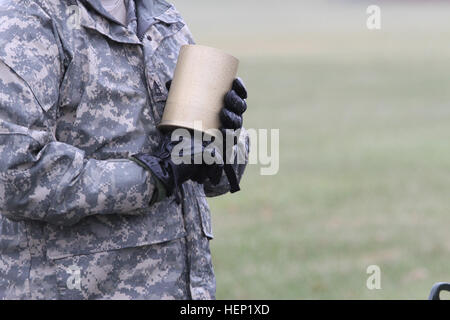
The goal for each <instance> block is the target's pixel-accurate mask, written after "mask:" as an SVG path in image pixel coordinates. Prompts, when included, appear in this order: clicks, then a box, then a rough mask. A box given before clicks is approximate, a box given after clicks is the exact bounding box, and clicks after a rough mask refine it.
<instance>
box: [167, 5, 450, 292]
mask: <svg viewBox="0 0 450 320" xmlns="http://www.w3.org/2000/svg"><path fill="white" fill-rule="evenodd" d="M255 3H256V2H252V1H250V2H249V3H247V4H242V2H241V1H238V0H233V1H227V2H224V3H221V4H218V3H217V5H220V8H218V7H215V6H216V2H214V3H211V1H209V2H206V0H202V1H195V2H189V3H186V2H184V1H176V2H175V4H176V5H177V7H178V8H179V9H180V10H181V11H182V12H183V13H184V15H185V18H186V20H187V21H188V23H189V24H190V27H191V29H192V31H193V32H194V34H195V35H196V39H197V42H198V43H202V44H207V45H213V46H217V47H222V48H224V49H228V51H230V52H232V53H234V54H235V55H237V56H238V57H240V58H241V69H240V75H241V76H242V77H243V78H244V80H245V81H246V83H247V85H248V88H249V92H250V98H249V111H248V113H247V114H246V119H245V121H246V126H247V127H250V128H279V129H280V137H281V141H280V142H281V144H280V150H281V151H280V153H281V154H280V160H281V164H280V172H279V174H278V175H276V176H270V177H269V176H261V175H260V174H259V172H260V171H259V170H260V167H259V166H257V165H254V166H250V167H249V168H248V171H247V174H246V176H245V178H244V181H243V182H242V190H243V191H242V192H241V193H239V194H236V195H228V196H225V197H221V198H217V199H211V200H210V205H211V208H212V210H213V223H214V224H213V226H214V232H215V237H216V238H215V240H214V241H213V242H212V251H213V259H214V264H215V269H216V276H217V288H218V298H221V299H241V298H242V299H316V298H317V299H347V298H350V299H423V298H426V297H427V296H428V293H429V290H430V289H431V286H432V285H433V283H434V282H437V281H446V280H447V281H450V228H449V225H450V224H449V222H450V196H449V191H450V170H449V169H450V139H449V138H450V90H449V88H450V64H449V63H448V61H449V58H450V50H449V47H448V43H450V32H449V30H450V21H447V20H445V22H443V19H442V17H443V16H442V12H443V11H445V10H447V12H448V9H449V8H448V7H442V6H443V5H441V6H439V5H437V4H435V7H433V6H430V5H428V6H426V8H425V7H421V6H420V5H416V6H414V7H410V6H408V5H405V6H404V7H401V6H398V5H397V6H387V4H383V5H382V10H384V11H382V12H386V13H387V14H386V18H385V20H384V21H386V25H387V26H386V27H384V28H383V29H382V30H381V31H379V32H369V31H367V30H365V21H364V19H365V7H364V5H351V6H350V5H344V4H342V5H340V6H337V5H336V6H335V7H334V9H335V11H333V12H338V13H339V14H336V16H335V17H334V20H332V21H333V22H332V23H329V24H328V25H326V23H324V21H323V19H322V20H321V17H322V16H321V15H323V14H326V13H327V11H326V8H327V7H325V6H323V5H321V4H320V3H321V2H318V4H317V6H313V7H310V6H309V5H308V6H307V5H306V4H305V3H306V2H302V1H294V0H292V1H286V2H285V4H286V5H287V8H288V11H283V9H280V8H273V6H274V5H275V4H274V2H273V1H272V2H269V1H262V2H260V3H261V5H260V6H259V7H258V10H257V14H255V12H254V11H252V5H255ZM383 3H384V2H383ZM241 4H242V5H241ZM271 6H272V7H271ZM383 6H387V7H383ZM238 8H241V9H242V10H243V11H244V12H243V13H240V14H239V15H238V18H237V19H236V20H235V21H229V16H230V14H231V13H232V12H234V10H237V9H238ZM424 8H425V9H426V10H425V9H424ZM216 9H217V10H216ZM295 9H296V10H297V11H295ZM422 9H424V10H422ZM305 12H306V13H305ZM324 12H325V13H324ZM402 12H403V13H404V14H403V15H402V14H401V13H402ZM421 12H422V13H421ZM252 13H253V14H252ZM296 13H297V14H298V15H299V16H302V17H306V16H308V17H309V20H307V21H306V22H305V21H299V22H298V25H297V24H296V22H295V21H296V20H295V15H296ZM307 13H310V14H307ZM327 14H328V15H330V12H328V13H327ZM421 14H422V15H423V16H421ZM245 16H248V19H247V21H245V20H244V19H243V18H242V17H245ZM285 16H286V17H285ZM239 17H241V18H240V19H239ZM268 17H272V18H273V19H268ZM283 17H285V19H286V20H283ZM314 17H316V18H317V19H314ZM411 17H416V18H417V19H414V18H411ZM262 18H265V19H262ZM359 19H362V20H359ZM211 21H214V22H215V23H214V25H211V27H209V26H210V23H211ZM327 21H328V20H327ZM358 21H359V22H358ZM393 21H395V23H393ZM391 22H392V23H391ZM402 22H403V23H402ZM358 23H361V25H358ZM274 24H276V26H274ZM283 24H285V25H283ZM272 26H274V27H273V28H272ZM283 26H284V27H283ZM369 265H379V266H380V267H381V270H382V290H376V291H369V290H368V289H367V288H366V285H365V284H366V279H367V276H368V275H366V268H367V267H368V266H369Z"/></svg>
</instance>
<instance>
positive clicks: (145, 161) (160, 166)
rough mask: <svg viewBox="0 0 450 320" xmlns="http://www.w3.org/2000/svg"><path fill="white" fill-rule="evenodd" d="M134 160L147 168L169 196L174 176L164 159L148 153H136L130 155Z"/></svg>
mask: <svg viewBox="0 0 450 320" xmlns="http://www.w3.org/2000/svg"><path fill="white" fill-rule="evenodd" d="M131 158H132V159H133V160H134V161H135V162H137V163H138V164H140V165H141V166H143V167H144V168H145V169H147V170H149V171H150V172H151V173H152V174H153V175H154V177H155V178H156V179H157V180H158V181H159V182H160V183H161V184H162V185H163V186H164V188H165V190H166V192H167V195H168V196H171V195H172V194H173V190H174V187H175V184H174V177H173V174H172V173H171V172H169V170H170V169H169V168H167V167H166V166H165V165H164V164H165V162H164V160H162V159H160V158H157V157H154V156H150V155H148V154H142V153H141V154H136V155H133V156H132V157H131Z"/></svg>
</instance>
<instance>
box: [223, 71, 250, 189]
mask: <svg viewBox="0 0 450 320" xmlns="http://www.w3.org/2000/svg"><path fill="white" fill-rule="evenodd" d="M245 99H247V90H246V89H245V86H244V83H243V82H242V80H241V79H240V78H237V79H235V80H234V81H233V86H232V89H231V90H230V91H229V92H228V93H227V94H226V95H225V99H224V102H225V105H224V107H223V108H222V110H221V112H220V121H221V122H222V128H221V131H222V136H223V150H222V154H223V155H224V160H225V165H224V170H225V173H226V175H227V179H228V182H229V183H230V191H231V193H234V192H238V191H239V190H240V187H239V181H238V177H237V174H236V172H235V171H234V168H233V166H232V165H231V163H234V161H232V159H228V154H229V153H227V150H226V147H227V145H228V143H227V139H233V141H232V144H233V145H235V144H236V142H235V141H234V135H231V137H230V136H229V135H228V134H227V131H230V130H231V131H233V130H238V129H241V128H242V124H243V118H242V115H243V113H244V112H245V111H246V110H247V102H246V101H245Z"/></svg>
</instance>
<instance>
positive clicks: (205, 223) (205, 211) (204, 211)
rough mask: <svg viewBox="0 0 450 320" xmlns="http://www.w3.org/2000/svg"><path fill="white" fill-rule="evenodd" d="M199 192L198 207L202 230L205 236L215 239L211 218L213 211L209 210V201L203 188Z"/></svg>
mask: <svg viewBox="0 0 450 320" xmlns="http://www.w3.org/2000/svg"><path fill="white" fill-rule="evenodd" d="M199 190H200V191H199V192H197V205H198V208H199V211H200V217H201V220H202V230H203V234H204V235H205V236H206V237H207V238H209V239H213V238H214V235H213V231H212V218H211V210H210V208H209V204H208V200H207V198H206V195H205V192H204V191H203V188H200V189H199Z"/></svg>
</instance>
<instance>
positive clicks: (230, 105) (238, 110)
mask: <svg viewBox="0 0 450 320" xmlns="http://www.w3.org/2000/svg"><path fill="white" fill-rule="evenodd" d="M245 99H247V90H246V89H245V86H244V83H243V82H242V80H241V79H240V78H237V79H235V80H234V81H233V87H232V89H231V90H230V91H229V92H228V93H227V94H226V95H225V99H224V102H225V106H224V107H223V109H222V111H221V112H220V121H221V122H222V128H223V129H233V130H237V129H240V128H242V123H243V119H242V114H243V113H244V112H245V111H246V110H247V102H246V101H245Z"/></svg>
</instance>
